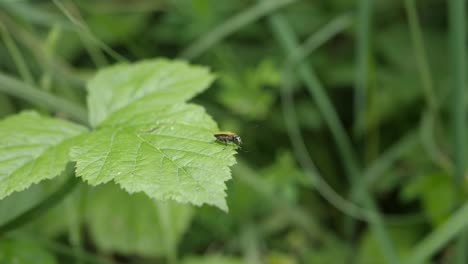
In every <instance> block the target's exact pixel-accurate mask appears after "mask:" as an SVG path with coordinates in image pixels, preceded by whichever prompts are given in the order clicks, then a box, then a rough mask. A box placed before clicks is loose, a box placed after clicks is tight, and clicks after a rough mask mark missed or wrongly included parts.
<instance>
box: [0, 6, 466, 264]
mask: <svg viewBox="0 0 468 264" xmlns="http://www.w3.org/2000/svg"><path fill="white" fill-rule="evenodd" d="M463 2H464V1H458V0H453V1H452V0H449V1H444V0H424V1H423V0H419V1H416V0H401V1H395V0H379V1H373V0H355V1H351V0H321V1H319V0H316V1H312V0H296V1H294V0H264V1H253V0H241V1H216V0H193V1H189V0H135V1H124V0H106V1H92V0H73V1H72V0H55V1H45V0H44V1H26V0H23V1H21V0H16V1H13V0H11V1H7V0H2V1H0V33H1V39H0V70H1V72H0V92H1V93H0V116H2V117H6V116H8V115H10V114H13V113H17V112H20V111H22V110H25V109H31V108H34V109H37V110H39V111H41V112H43V113H50V114H51V115H55V116H59V117H62V118H67V116H66V115H65V114H64V113H60V112H54V111H50V110H49V109H48V108H47V105H41V104H40V103H34V102H36V101H35V96H36V94H35V93H34V92H28V90H26V92H21V91H23V90H22V89H20V88H11V85H10V84H9V83H8V81H9V80H11V79H15V80H16V81H18V82H20V83H21V85H23V86H26V87H29V88H34V89H37V90H40V91H41V92H42V93H41V94H44V93H50V94H53V95H55V96H58V97H61V98H63V99H66V100H69V101H72V102H75V103H78V104H80V105H82V106H85V105H86V102H85V96H86V92H85V89H84V88H85V85H86V80H88V79H89V78H91V77H92V76H93V74H94V73H95V72H96V70H98V69H100V68H102V67H106V66H108V65H111V64H114V63H118V62H125V61H128V62H133V61H140V60H144V59H149V58H155V57H166V58H170V59H182V60H187V61H190V62H191V63H194V64H199V65H204V66H207V67H209V68H210V69H211V70H212V71H213V72H215V73H216V75H217V79H216V81H215V83H214V84H213V85H212V87H211V88H210V89H208V90H207V91H206V92H204V93H203V94H200V95H199V96H198V97H197V98H196V99H195V102H196V103H198V104H200V105H202V106H203V107H205V108H206V110H207V112H208V113H209V114H210V115H212V116H213V118H214V119H215V120H216V121H217V122H218V124H219V127H220V128H221V129H222V130H228V131H234V132H236V133H237V134H238V135H240V136H241V137H242V139H243V141H244V144H243V146H242V148H241V149H240V150H239V153H238V155H237V164H236V165H235V166H234V167H233V168H232V171H233V179H232V180H230V181H229V182H228V190H227V192H228V196H227V200H228V205H229V212H228V213H225V212H222V211H220V210H219V209H217V208H213V207H209V206H203V207H201V208H198V207H197V208H194V207H188V206H183V205H176V204H166V203H160V204H157V206H156V207H155V206H154V202H152V201H150V200H149V199H148V198H146V197H145V196H143V195H142V196H139V195H133V196H130V195H127V194H125V193H123V192H121V191H119V190H117V188H115V186H103V187H98V188H94V189H92V188H88V187H86V186H85V184H83V185H82V186H79V188H77V189H76V190H74V191H73V193H71V194H70V195H68V196H67V198H66V199H64V200H63V201H62V202H61V203H60V204H59V206H57V207H54V208H53V209H50V210H48V211H47V212H44V213H43V214H41V216H40V217H37V218H35V219H30V221H29V223H28V224H26V225H24V226H22V227H21V228H19V229H18V230H16V231H15V232H12V233H10V234H9V235H8V236H5V237H0V261H3V262H2V263H171V264H173V263H192V264H194V263H220V264H223V263H230V264H234V263H267V264H294V263H311V264H314V263H320V264H321V263H369V264H374V263H377V264H378V263H468V259H467V258H466V256H465V255H464V254H465V252H466V251H467V250H468V247H467V244H466V243H465V235H464V233H463V229H464V227H465V225H466V223H467V222H468V212H466V211H467V209H466V208H465V207H463V204H464V201H466V195H465V194H466V193H465V185H466V180H465V168H464V163H465V161H466V155H465V152H466V151H465V150H466V143H465V142H466V136H467V135H468V134H467V133H466V128H465V124H466V110H465V109H466V107H465V105H466V99H465V97H464V95H463V94H464V91H466V85H465V82H466V80H465V77H466V73H467V71H466V48H467V45H466V41H465V34H466V20H465V13H466V6H464V5H463ZM21 85H20V86H21ZM38 102H40V100H39V101H38ZM60 181H61V180H60V179H58V180H54V181H49V182H45V183H42V184H39V185H36V186H34V187H32V188H30V189H28V190H27V191H25V192H21V193H17V194H15V195H12V196H10V197H8V198H7V199H4V200H2V201H0V221H1V222H0V223H2V222H5V221H7V220H8V219H11V218H12V217H14V216H15V215H18V214H20V213H21V212H22V211H24V210H26V209H27V208H29V207H31V206H32V205H34V204H35V202H37V201H38V200H39V199H41V197H45V196H47V194H49V193H50V192H51V190H53V189H54V187H55V186H57V184H60ZM161 208H165V210H163V209H161ZM459 208H461V209H459ZM161 212H165V213H164V215H162V213H161ZM14 259H15V260H17V261H20V262H9V261H13V260H14ZM21 261H22V262H21Z"/></svg>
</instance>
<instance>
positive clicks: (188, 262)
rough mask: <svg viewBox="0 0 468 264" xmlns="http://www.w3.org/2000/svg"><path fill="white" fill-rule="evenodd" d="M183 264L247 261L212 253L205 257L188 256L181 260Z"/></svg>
mask: <svg viewBox="0 0 468 264" xmlns="http://www.w3.org/2000/svg"><path fill="white" fill-rule="evenodd" d="M181 263H182V264H245V263H246V262H245V261H243V260H242V259H240V258H235V257H227V256H221V255H211V256H203V257H187V258H185V259H184V260H182V262H181Z"/></svg>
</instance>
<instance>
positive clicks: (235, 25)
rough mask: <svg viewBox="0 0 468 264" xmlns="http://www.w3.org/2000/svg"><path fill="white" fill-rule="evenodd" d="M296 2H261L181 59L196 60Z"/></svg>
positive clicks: (237, 16)
mask: <svg viewBox="0 0 468 264" xmlns="http://www.w3.org/2000/svg"><path fill="white" fill-rule="evenodd" d="M295 1H296V0H276V1H264V2H260V3H258V4H256V5H255V6H253V7H251V8H249V9H247V10H246V11H243V12H240V13H239V14H237V15H235V16H233V17H232V18H230V19H227V20H226V21H225V22H224V23H223V24H221V25H220V26H218V27H216V28H214V29H213V30H212V31H210V32H208V33H207V34H205V35H203V36H201V37H200V38H199V39H198V40H196V41H195V42H194V43H193V44H192V45H190V46H189V47H187V48H186V49H185V50H184V51H182V53H181V54H180V56H179V57H181V58H186V59H194V58H196V57H198V56H200V55H201V54H203V53H204V52H205V51H207V50H208V49H210V48H211V47H213V46H215V45H216V44H217V43H219V42H220V41H221V40H223V39H224V38H226V37H227V36H229V35H231V34H232V33H234V32H236V31H237V30H239V29H240V28H242V27H245V26H246V25H248V24H250V23H252V22H254V21H256V20H258V19H259V18H261V17H263V16H265V15H268V14H269V13H271V12H273V11H275V10H277V9H280V8H282V7H285V6H287V5H289V4H292V3H294V2H295Z"/></svg>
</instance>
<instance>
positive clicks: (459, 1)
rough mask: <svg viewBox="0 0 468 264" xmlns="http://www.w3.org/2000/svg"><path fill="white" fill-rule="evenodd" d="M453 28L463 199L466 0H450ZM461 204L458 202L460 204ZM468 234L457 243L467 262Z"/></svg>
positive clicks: (458, 187)
mask: <svg viewBox="0 0 468 264" xmlns="http://www.w3.org/2000/svg"><path fill="white" fill-rule="evenodd" d="M449 31H450V49H451V52H452V60H451V63H452V72H453V82H452V85H453V88H452V89H453V110H452V111H453V112H452V122H453V131H454V135H453V146H454V148H455V149H454V153H455V155H454V156H455V171H454V183H455V185H454V191H455V192H456V193H457V195H458V199H459V203H461V200H462V197H463V189H462V186H463V182H464V176H465V171H466V168H465V162H466V135H467V132H468V131H467V128H466V123H465V122H466V118H467V115H466V101H465V89H466V88H467V87H466V71H467V67H466V59H467V57H466V1H464V0H452V1H449ZM457 206H458V205H457ZM467 244H468V237H467V233H466V230H460V236H459V239H458V241H457V246H456V258H455V261H456V263H466V261H467V256H466V247H467Z"/></svg>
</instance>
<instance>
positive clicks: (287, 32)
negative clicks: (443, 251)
mask: <svg viewBox="0 0 468 264" xmlns="http://www.w3.org/2000/svg"><path fill="white" fill-rule="evenodd" d="M269 22H270V26H271V28H272V30H273V32H274V34H275V35H276V37H277V38H278V39H279V42H280V43H281V45H282V46H283V47H284V49H285V50H286V52H287V54H288V55H289V56H295V55H294V54H295V53H296V52H297V48H298V44H297V40H296V36H295V35H294V32H293V31H292V30H291V29H290V28H289V25H288V24H287V23H286V21H285V20H284V19H283V17H282V16H281V15H280V14H274V15H270V16H269ZM298 73H299V75H300V77H301V79H302V80H303V81H304V83H305V84H306V86H307V88H308V89H309V92H310V93H311V94H312V97H313V98H314V99H315V102H316V104H317V105H318V108H319V110H320V111H321V113H322V115H323V116H324V119H325V121H326V123H327V125H328V126H329V128H330V130H331V132H332V134H333V137H334V139H335V141H336V143H337V145H338V149H339V152H340V155H341V157H342V159H343V160H344V162H345V164H344V165H345V169H346V172H347V176H348V177H349V179H350V181H351V183H352V185H357V184H358V181H359V175H360V171H359V167H358V163H357V161H356V160H355V157H356V155H354V152H353V150H352V147H351V143H350V140H349V138H348V136H347V135H346V133H345V130H344V128H343V126H342V125H341V123H340V121H339V118H338V115H337V114H336V112H335V111H334V108H333V106H332V104H331V102H330V100H329V99H328V97H327V95H326V93H325V91H324V89H323V87H322V85H321V83H320V81H319V80H318V78H317V77H316V76H315V74H314V72H313V70H312V68H311V67H310V66H309V65H307V64H305V63H304V64H301V65H300V66H299V69H298ZM362 196H363V199H364V203H365V205H366V207H367V208H368V209H369V210H370V212H371V214H370V216H371V219H370V222H371V228H372V229H373V231H374V233H375V234H376V235H377V238H378V240H379V241H380V243H381V246H382V249H383V252H384V255H385V256H386V261H388V263H399V261H398V256H397V254H396V251H395V249H394V246H393V244H392V242H391V239H390V237H389V235H388V233H387V231H386V230H385V226H384V223H383V221H382V219H381V216H380V215H379V214H378V213H377V210H376V209H377V208H376V205H375V203H374V201H373V200H372V198H371V197H370V195H369V194H368V193H367V192H366V191H365V190H363V192H362Z"/></svg>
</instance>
